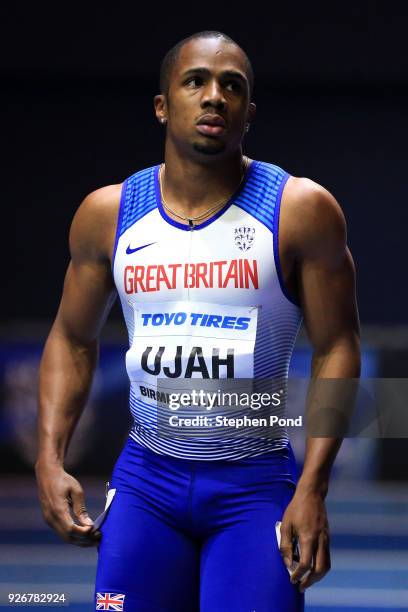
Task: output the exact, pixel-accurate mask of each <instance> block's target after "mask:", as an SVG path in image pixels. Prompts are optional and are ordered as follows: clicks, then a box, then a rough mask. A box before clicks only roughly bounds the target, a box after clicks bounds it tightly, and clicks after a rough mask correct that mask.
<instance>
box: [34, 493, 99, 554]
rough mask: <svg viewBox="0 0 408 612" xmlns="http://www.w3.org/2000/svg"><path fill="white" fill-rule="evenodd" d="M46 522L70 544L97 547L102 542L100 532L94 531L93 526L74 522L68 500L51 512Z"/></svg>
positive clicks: (46, 516) (47, 515) (46, 517)
mask: <svg viewBox="0 0 408 612" xmlns="http://www.w3.org/2000/svg"><path fill="white" fill-rule="evenodd" d="M45 520H46V522H47V523H48V524H49V525H50V526H51V527H52V528H53V529H55V531H56V532H57V533H58V535H59V536H60V537H61V538H62V539H63V540H65V542H69V543H70V544H75V545H77V546H96V545H97V543H98V542H99V540H100V537H101V535H100V532H95V531H92V525H78V524H76V523H75V522H74V521H73V519H72V517H71V514H70V512H69V504H68V501H67V500H66V501H65V503H63V504H61V505H59V506H56V507H54V508H53V509H52V510H50V511H49V512H48V513H47V514H46V515H45Z"/></svg>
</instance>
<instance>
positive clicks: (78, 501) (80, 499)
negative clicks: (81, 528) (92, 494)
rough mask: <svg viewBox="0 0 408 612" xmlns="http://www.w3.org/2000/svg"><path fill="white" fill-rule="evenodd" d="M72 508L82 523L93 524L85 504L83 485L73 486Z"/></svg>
mask: <svg viewBox="0 0 408 612" xmlns="http://www.w3.org/2000/svg"><path fill="white" fill-rule="evenodd" d="M71 503H72V510H73V512H74V514H75V516H76V518H77V519H78V521H79V522H80V524H81V525H91V526H92V525H93V520H92V519H91V517H90V516H89V514H88V511H87V509H86V505H85V495H84V491H83V489H82V487H81V486H78V487H75V488H74V487H73V488H72V491H71Z"/></svg>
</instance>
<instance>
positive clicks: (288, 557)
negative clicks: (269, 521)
mask: <svg viewBox="0 0 408 612" xmlns="http://www.w3.org/2000/svg"><path fill="white" fill-rule="evenodd" d="M280 533H281V541H280V546H279V550H280V553H281V555H282V558H283V562H284V564H285V565H286V567H287V568H288V569H292V565H293V547H292V537H293V535H292V526H291V524H290V523H289V522H288V521H285V519H283V521H282V524H281V528H280Z"/></svg>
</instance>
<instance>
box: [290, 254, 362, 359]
mask: <svg viewBox="0 0 408 612" xmlns="http://www.w3.org/2000/svg"><path fill="white" fill-rule="evenodd" d="M339 248H340V249H341V248H342V247H341V245H339ZM299 281H300V282H299V285H300V300H301V306H302V311H303V316H304V322H305V327H306V330H307V333H308V336H309V339H310V341H311V343H312V346H313V348H314V349H315V350H316V351H317V352H320V353H324V352H326V351H328V350H330V349H331V348H332V346H333V345H334V344H336V343H337V344H338V343H341V342H349V341H350V339H352V338H353V337H357V336H358V335H359V321H358V311H357V301H356V279H355V267H354V263H353V259H352V256H351V253H350V251H349V249H348V248H347V247H345V248H344V250H343V253H342V254H340V255H337V256H336V258H333V261H330V258H329V259H328V258H327V257H325V256H324V254H323V253H322V255H321V256H320V257H312V258H310V259H308V258H307V257H306V258H305V259H304V260H303V261H302V262H301V264H300V273H299Z"/></svg>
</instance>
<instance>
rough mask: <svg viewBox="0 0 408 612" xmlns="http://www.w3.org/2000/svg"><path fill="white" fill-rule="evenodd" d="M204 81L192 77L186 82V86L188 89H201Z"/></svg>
mask: <svg viewBox="0 0 408 612" xmlns="http://www.w3.org/2000/svg"><path fill="white" fill-rule="evenodd" d="M202 82H203V80H202V79H201V78H200V77H192V78H191V79H188V81H186V85H187V86H188V87H199V86H200V85H201V84H202Z"/></svg>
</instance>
